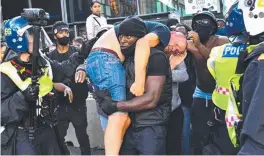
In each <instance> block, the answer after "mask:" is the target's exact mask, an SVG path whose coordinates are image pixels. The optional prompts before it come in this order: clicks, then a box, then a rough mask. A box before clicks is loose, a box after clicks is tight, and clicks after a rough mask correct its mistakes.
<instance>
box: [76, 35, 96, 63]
mask: <svg viewBox="0 0 264 156" xmlns="http://www.w3.org/2000/svg"><path fill="white" fill-rule="evenodd" d="M97 39H98V38H97V37H96V38H93V39H91V40H88V41H86V42H84V43H83V44H82V48H81V51H80V52H79V54H80V55H81V56H83V57H84V58H87V57H88V55H89V54H90V52H91V50H92V48H93V45H94V44H95V42H96V41H97Z"/></svg>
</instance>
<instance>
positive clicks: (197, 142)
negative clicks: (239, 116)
mask: <svg viewBox="0 0 264 156" xmlns="http://www.w3.org/2000/svg"><path fill="white" fill-rule="evenodd" d="M212 107H213V108H212ZM214 108H215V105H214V104H213V102H212V100H208V101H207V106H206V100H205V99H200V98H194V99H193V107H192V119H191V121H192V128H193V141H194V154H195V155H201V154H202V150H203V148H204V146H206V145H207V144H208V143H209V142H210V143H212V144H214V145H215V146H216V147H217V148H218V149H219V150H220V151H221V153H222V154H224V155H235V154H237V152H238V150H239V148H234V146H233V145H232V143H231V141H230V139H229V136H228V131H227V127H226V124H224V123H222V124H221V123H219V122H218V121H215V120H214V119H215V114H214V113H212V112H213V109H214ZM219 111H220V112H221V113H220V115H217V118H218V119H220V120H222V121H223V122H224V121H225V112H224V111H221V110H219ZM217 112H218V111H217ZM209 120H211V121H212V120H214V124H215V126H213V127H212V128H210V127H209V125H208V124H207V122H208V121H209ZM210 132H213V135H212V133H211V134H210Z"/></svg>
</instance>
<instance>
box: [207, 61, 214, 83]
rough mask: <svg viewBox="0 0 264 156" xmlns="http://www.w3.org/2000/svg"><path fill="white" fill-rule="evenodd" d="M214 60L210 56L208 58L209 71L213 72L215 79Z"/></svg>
mask: <svg viewBox="0 0 264 156" xmlns="http://www.w3.org/2000/svg"><path fill="white" fill-rule="evenodd" d="M214 67H215V66H214V60H213V59H211V58H209V59H208V60H207V68H208V70H209V72H210V73H211V75H212V76H213V78H214V79H215V68H214Z"/></svg>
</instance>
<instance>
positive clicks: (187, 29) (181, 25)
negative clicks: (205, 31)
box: [176, 23, 192, 32]
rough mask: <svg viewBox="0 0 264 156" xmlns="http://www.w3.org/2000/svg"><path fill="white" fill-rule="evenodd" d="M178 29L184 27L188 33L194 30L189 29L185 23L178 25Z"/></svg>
mask: <svg viewBox="0 0 264 156" xmlns="http://www.w3.org/2000/svg"><path fill="white" fill-rule="evenodd" d="M178 27H184V28H185V29H186V31H187V32H189V31H192V28H191V27H189V26H188V25H186V24H184V23H179V24H177V25H176V28H178Z"/></svg>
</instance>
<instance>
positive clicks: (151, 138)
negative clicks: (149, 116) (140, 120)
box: [120, 126, 166, 155]
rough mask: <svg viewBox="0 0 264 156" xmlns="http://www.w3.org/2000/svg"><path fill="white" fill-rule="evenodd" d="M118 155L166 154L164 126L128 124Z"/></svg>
mask: <svg viewBox="0 0 264 156" xmlns="http://www.w3.org/2000/svg"><path fill="white" fill-rule="evenodd" d="M120 155H166V126H150V127H142V128H133V127H132V126H130V127H129V128H128V130H127V131H126V134H125V137H124V141H123V144H122V147H121V150H120Z"/></svg>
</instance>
